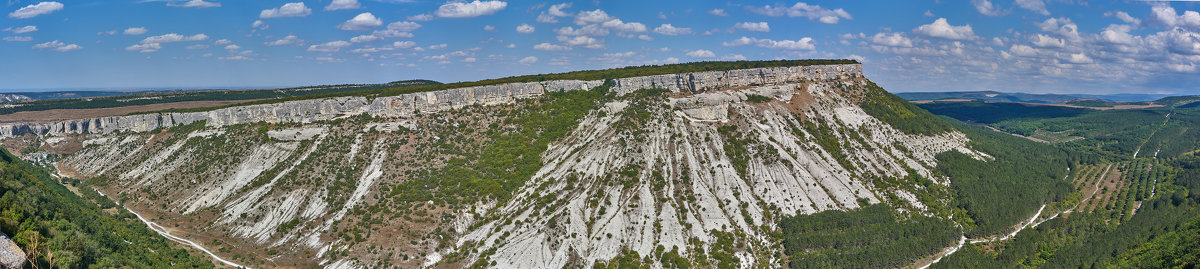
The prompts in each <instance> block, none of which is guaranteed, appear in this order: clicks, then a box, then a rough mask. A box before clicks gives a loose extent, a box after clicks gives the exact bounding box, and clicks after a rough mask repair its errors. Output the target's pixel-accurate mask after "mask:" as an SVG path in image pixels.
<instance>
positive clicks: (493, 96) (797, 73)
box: [0, 64, 862, 137]
mask: <svg viewBox="0 0 1200 269" xmlns="http://www.w3.org/2000/svg"><path fill="white" fill-rule="evenodd" d="M861 76H862V66H861V65H857V64H847V65H819V66H798V67H779V68H758V69H745V70H731V71H712V72H697V73H686V74H671V75H658V76H646V77H632V78H622V79H618V80H616V81H615V87H614V89H615V90H616V91H617V92H619V93H627V92H631V91H634V90H637V89H643V88H663V89H668V90H671V91H676V92H687V93H697V92H705V91H710V90H717V89H723V88H736V87H747V86H760V85H781V84H785V83H794V82H800V81H805V80H828V79H833V78H839V77H842V78H844V77H861ZM602 83H604V82H603V81H599V80H594V81H579V80H556V81H546V82H528V83H509V84H500V85H491V86H479V87H468V88H459V89H450V90H443V91H434V92H424V93H413V94H404V95H398V96H389V97H381V98H376V99H374V100H367V98H363V97H340V98H328V99H316V100H302V101H290V102H283V103H277V104H264V105H249V106H239V107H232V108H223V109H216V110H212V111H206V112H185V113H154V114H142V115H129V116H114V117H103V118H92V119H79V120H66V121H58V122H52V123H39V124H10V125H2V126H0V137H14V136H17V135H20V134H25V133H32V134H37V135H52V136H53V135H62V134H109V133H114V132H145V131H150V130H154V129H157V128H167V127H172V126H179V125H186V124H190V123H193V122H197V121H207V122H206V125H207V126H209V127H220V126H226V125H233V124H240V123H252V122H271V123H278V122H289V123H308V122H315V121H321V120H330V119H336V118H342V117H347V116H352V115H358V114H363V113H367V114H370V115H371V116H381V117H401V116H411V115H415V114H418V113H432V112H439V111H445V110H448V109H456V108H462V107H465V106H470V105H496V104H508V103H512V102H514V101H516V100H519V99H526V98H532V97H537V96H541V95H542V94H544V93H546V92H548V91H570V90H586V89H591V88H593V87H596V86H599V85H600V84H602Z"/></svg>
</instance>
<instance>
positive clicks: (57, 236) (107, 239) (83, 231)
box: [0, 150, 213, 268]
mask: <svg viewBox="0 0 1200 269" xmlns="http://www.w3.org/2000/svg"><path fill="white" fill-rule="evenodd" d="M68 180H70V179H68ZM70 181H71V182H72V183H78V181H74V180H70ZM74 185H75V186H76V187H78V188H79V191H80V192H81V193H83V194H84V195H85V196H86V197H80V196H78V195H76V194H75V193H72V192H71V191H70V190H68V189H67V188H66V187H65V186H64V185H62V184H59V183H58V182H55V181H54V180H53V179H52V178H51V177H50V176H49V175H48V174H46V172H45V170H43V169H42V168H39V167H35V166H33V165H31V164H29V163H27V162H25V161H22V160H19V159H17V158H16V157H15V156H13V155H12V154H10V153H8V151H4V150H0V231H3V232H4V233H5V234H8V235H10V236H11V237H12V238H13V240H14V241H16V242H17V245H18V246H20V247H21V249H22V250H24V251H25V252H27V254H29V256H30V257H31V258H32V260H31V262H32V263H34V264H33V265H31V266H34V267H35V268H51V267H53V268H211V267H213V264H212V263H211V262H209V261H208V260H207V259H205V258H204V257H197V256H191V255H189V254H188V252H187V251H185V250H183V249H180V248H175V247H172V246H171V244H169V243H168V242H167V239H165V238H163V237H162V236H159V235H158V234H156V233H155V232H154V231H151V230H150V229H148V228H146V226H145V225H143V224H142V223H141V222H139V221H138V219H137V217H135V216H134V215H133V214H132V213H129V212H128V211H125V210H124V208H121V207H119V206H117V205H116V204H114V203H113V202H112V201H110V200H108V198H106V197H102V196H100V195H98V194H96V192H95V191H93V190H92V189H91V188H89V187H87V186H86V185H83V184H74ZM109 212H113V213H109Z"/></svg>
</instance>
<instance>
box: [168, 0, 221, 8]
mask: <svg viewBox="0 0 1200 269" xmlns="http://www.w3.org/2000/svg"><path fill="white" fill-rule="evenodd" d="M167 6H172V7H198V8H206V7H220V6H221V3H214V2H205V1H204V0H191V1H187V2H183V3H182V4H176V3H174V2H167Z"/></svg>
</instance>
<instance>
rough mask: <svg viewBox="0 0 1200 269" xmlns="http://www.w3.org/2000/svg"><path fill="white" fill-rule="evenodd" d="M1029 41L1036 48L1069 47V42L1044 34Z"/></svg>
mask: <svg viewBox="0 0 1200 269" xmlns="http://www.w3.org/2000/svg"><path fill="white" fill-rule="evenodd" d="M1029 41H1030V42H1032V43H1033V45H1034V46H1038V47H1043V48H1061V47H1063V46H1066V45H1067V42H1066V41H1063V40H1062V39H1058V38H1054V37H1050V36H1047V35H1043V34H1037V35H1034V36H1033V38H1031V39H1030V40H1029Z"/></svg>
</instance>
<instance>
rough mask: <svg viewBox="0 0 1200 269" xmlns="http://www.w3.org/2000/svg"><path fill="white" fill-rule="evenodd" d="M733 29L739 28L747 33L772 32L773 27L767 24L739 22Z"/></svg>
mask: <svg viewBox="0 0 1200 269" xmlns="http://www.w3.org/2000/svg"><path fill="white" fill-rule="evenodd" d="M733 28H738V29H742V30H746V31H755V32H770V31H771V25H768V24H767V22H739V23H737V24H734V25H733Z"/></svg>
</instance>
